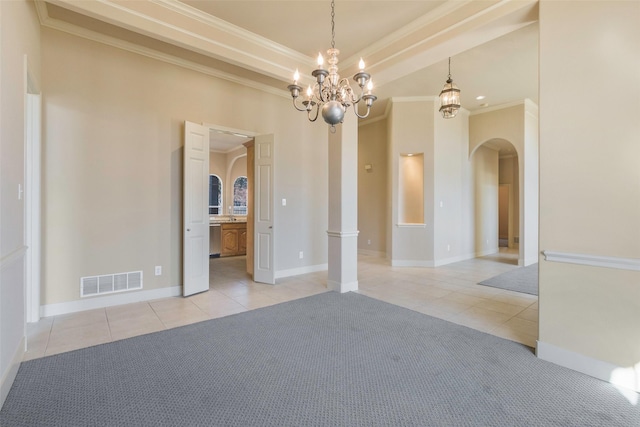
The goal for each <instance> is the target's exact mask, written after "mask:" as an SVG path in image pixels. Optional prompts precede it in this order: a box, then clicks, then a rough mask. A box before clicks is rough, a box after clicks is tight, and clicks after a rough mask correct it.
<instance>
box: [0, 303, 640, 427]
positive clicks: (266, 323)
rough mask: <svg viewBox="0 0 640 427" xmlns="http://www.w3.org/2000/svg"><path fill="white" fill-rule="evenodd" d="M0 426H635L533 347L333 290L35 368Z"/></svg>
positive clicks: (623, 410) (592, 382)
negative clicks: (538, 355)
mask: <svg viewBox="0 0 640 427" xmlns="http://www.w3.org/2000/svg"><path fill="white" fill-rule="evenodd" d="M0 425H2V426H12V427H19V426H65V427H68V426H128V425H133V426H349V427H350V426H394V427H395V426H456V427H458V426H608V427H611V426H626V427H628V426H632V425H633V426H637V425H640V407H638V406H633V405H631V404H630V403H629V402H628V401H627V400H626V399H625V398H624V397H623V396H622V395H621V394H620V393H619V392H618V391H616V389H615V388H614V387H612V386H611V385H609V384H607V383H604V382H601V381H598V380H596V379H593V378H591V377H587V376H585V375H582V374H579V373H576V372H574V371H571V370H568V369H565V368H561V367H559V366H556V365H553V364H550V363H547V362H544V361H541V360H539V359H537V358H536V357H535V356H534V355H533V352H532V349H531V348H529V347H525V346H523V345H520V344H517V343H514V342H511V341H507V340H503V339H500V338H497V337H494V336H491V335H487V334H484V333H482V332H478V331H475V330H473V329H469V328H466V327H463V326H458V325H455V324H452V323H449V322H446V321H443V320H439V319H435V318H432V317H429V316H426V315H424V314H420V313H417V312H413V311H410V310H407V309H404V308H401V307H397V306H394V305H391V304H388V303H385V302H381V301H377V300H375V299H372V298H368V297H365V296H362V295H359V294H355V293H348V294H342V295H341V294H338V293H333V292H330V293H324V294H320V295H316V296H312V297H308V298H304V299H301V300H297V301H291V302H287V303H283V304H278V305H275V306H271V307H265V308H262V309H259V310H254V311H250V312H246V313H241V314H237V315H233V316H229V317H225V318H221V319H216V320H211V321H206V322H201V323H197V324H193V325H189V326H185V327H182V328H177V329H173V330H169V331H163V332H158V333H154V334H149V335H145V336H141V337H136V338H131V339H127V340H123V341H118V342H114V343H110V344H104V345H100V346H96V347H91V348H87V349H83V350H77V351H73V352H70V353H65V354H61V355H57V356H51V357H46V358H43V359H36V360H33V361H29V362H25V363H23V364H22V366H21V367H20V370H19V372H18V376H17V378H16V381H15V383H14V385H13V387H12V388H11V391H10V393H9V396H8V398H7V401H6V403H5V405H4V408H3V409H2V411H0Z"/></svg>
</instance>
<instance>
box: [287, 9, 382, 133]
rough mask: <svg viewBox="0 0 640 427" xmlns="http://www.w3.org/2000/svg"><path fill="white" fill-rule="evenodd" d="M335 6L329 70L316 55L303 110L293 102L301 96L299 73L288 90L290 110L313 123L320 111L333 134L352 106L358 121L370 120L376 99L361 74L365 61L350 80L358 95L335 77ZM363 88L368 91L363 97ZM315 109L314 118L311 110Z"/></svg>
mask: <svg viewBox="0 0 640 427" xmlns="http://www.w3.org/2000/svg"><path fill="white" fill-rule="evenodd" d="M334 9H335V2H334V1H333V0H332V1H331V29H332V31H331V49H329V50H327V56H328V59H327V62H328V63H329V67H328V70H327V69H324V68H323V65H324V58H323V56H322V54H321V53H319V54H318V68H317V69H315V70H313V72H312V73H311V75H312V76H313V77H314V78H315V79H316V83H315V84H314V85H313V87H311V86H309V89H307V99H306V100H304V101H302V105H303V107H300V106H299V105H298V104H297V103H296V100H297V98H298V97H299V96H300V91H301V90H302V88H301V87H300V86H299V85H298V80H299V78H300V75H299V73H298V70H296V73H295V74H294V76H293V84H292V85H289V86H287V89H289V92H291V98H292V99H293V106H294V107H295V109H296V110H298V111H306V112H307V118H308V119H309V121H312V122H315V121H316V119H317V118H318V115H319V113H320V110H322V118H323V119H324V121H325V122H327V123H328V124H329V125H331V130H332V132H335V125H337V124H338V123H342V121H343V120H344V114H345V112H346V111H347V109H348V108H349V107H350V106H352V105H353V111H354V113H355V115H356V116H357V117H360V118H361V119H364V118H365V117H367V116H369V113H370V111H371V106H372V105H373V102H374V101H375V100H376V99H378V98H377V97H376V96H375V95H373V94H372V93H371V90H372V88H373V85H372V84H371V76H370V75H369V74H368V73H365V72H364V61H363V60H362V58H360V62H359V63H358V67H359V69H360V71H359V72H358V73H356V74H355V75H354V76H353V80H355V81H356V82H357V83H358V86H360V94H359V95H358V94H356V93H355V91H354V90H353V89H352V88H351V86H350V84H349V80H348V79H346V78H342V79H341V78H340V75H339V74H338V54H340V51H339V50H338V49H336V48H335V37H334V31H333V28H334V26H335V23H334V16H335V13H334ZM365 86H366V88H367V90H366V93H365ZM362 100H364V104H365V105H366V107H367V111H366V113H365V114H363V115H360V113H359V112H358V105H357V104H358V103H359V102H360V101H362ZM314 107H315V114H314V112H313V109H314Z"/></svg>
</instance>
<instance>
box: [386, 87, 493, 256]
mask: <svg viewBox="0 0 640 427" xmlns="http://www.w3.org/2000/svg"><path fill="white" fill-rule="evenodd" d="M392 102H393V104H392V108H391V113H390V115H389V119H388V128H389V147H390V149H389V152H390V155H389V158H390V159H389V165H390V166H389V171H390V175H389V183H390V184H391V186H392V187H391V190H390V193H391V200H392V201H393V204H392V209H393V211H392V215H391V221H390V230H391V232H390V234H389V235H390V236H391V242H390V245H391V247H392V248H393V249H392V251H391V253H388V256H389V257H390V258H391V260H392V264H394V265H398V266H408V265H411V266H426V267H430V266H438V265H443V264H447V263H451V262H455V261H459V260H462V259H468V258H473V257H475V256H478V255H483V254H487V253H492V252H495V251H496V250H497V244H498V243H497V217H498V202H497V194H498V153H497V151H494V150H489V149H485V148H483V147H480V148H478V149H476V152H475V153H474V154H473V155H472V156H471V158H469V113H468V112H467V111H465V110H462V111H460V112H459V113H458V116H457V117H456V118H454V119H450V120H445V119H443V118H442V116H441V114H440V113H439V112H438V108H437V105H436V102H434V100H433V99H425V98H400V99H393V100H392ZM406 153H422V155H423V157H424V201H423V206H424V225H422V226H416V225H414V224H411V225H409V226H403V225H398V223H399V222H402V219H401V217H400V216H399V213H400V206H399V203H400V201H401V200H402V191H403V189H402V186H401V185H400V180H399V177H400V168H399V165H400V163H401V160H400V156H401V155H402V154H406ZM487 240H488V243H486V242H487Z"/></svg>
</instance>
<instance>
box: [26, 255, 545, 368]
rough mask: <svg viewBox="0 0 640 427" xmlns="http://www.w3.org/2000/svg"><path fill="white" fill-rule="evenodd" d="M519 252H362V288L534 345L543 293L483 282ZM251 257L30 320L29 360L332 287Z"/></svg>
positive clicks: (214, 263) (215, 262)
mask: <svg viewBox="0 0 640 427" xmlns="http://www.w3.org/2000/svg"><path fill="white" fill-rule="evenodd" d="M516 264H517V253H515V252H513V251H510V250H501V252H500V253H499V254H496V255H492V256H489V257H483V258H476V259H471V260H467V261H462V262H458V263H454V264H449V265H446V266H442V267H437V268H409V267H391V266H389V264H388V262H387V261H386V260H384V259H382V258H377V257H372V256H364V255H361V256H359V259H358V282H359V290H358V292H359V293H361V294H363V295H367V296H370V297H372V298H376V299H380V300H383V301H386V302H389V303H391V304H395V305H399V306H402V307H406V308H409V309H411V310H415V311H419V312H421V313H425V314H428V315H431V316H434V317H439V318H441V319H444V320H448V321H451V322H454V323H458V324H461V325H465V326H468V327H471V328H474V329H477V330H480V331H483V332H487V333H490V334H493V335H497V336H500V337H503V338H507V339H510V340H513V341H517V342H520V343H523V344H526V345H528V346H531V347H534V346H535V342H536V339H537V336H538V298H537V297H536V296H532V295H526V294H521V293H516V292H510V291H504V290H501V289H496V288H491V287H487V286H480V285H478V284H477V283H478V282H479V281H481V280H484V279H487V278H489V277H493V276H495V275H498V274H500V273H504V272H506V271H509V270H512V269H514V268H517V266H516ZM244 265H245V257H232V258H219V259H212V260H211V287H210V290H209V292H204V293H201V294H198V295H194V296H191V297H188V298H182V297H174V298H165V299H160V300H154V301H149V302H140V303H134V304H127V305H121V306H114V307H108V308H103V309H97V310H89V311H84V312H80V313H73V314H67V315H61V316H53V317H48V318H43V319H41V320H40V321H39V322H37V323H30V324H28V325H27V342H28V350H27V352H26V353H25V356H24V360H29V359H34V358H38V357H43V356H48V355H52V354H57V353H62V352H65V351H70V350H76V349H79V348H84V347H90V346H93V345H97V344H103V343H108V342H111V341H116V340H120V339H124V338H130V337H134V336H137V335H142V334H147V333H151V332H156V331H161V330H164V329H170V328H175V327H177V326H183V325H188V324H190V323H195V322H200V321H203V320H207V319H214V318H217V317H223V316H228V315H231V314H235V313H240V312H243V311H247V310H253V309H256V308H260V307H265V306H269V305H273V304H277V303H280V302H284V301H290V300H294V299H298V298H302V297H306V296H310V295H315V294H318V293H321V292H327V288H326V280H327V273H326V271H324V272H317V273H310V274H304V275H301V276H296V277H289V278H285V279H280V280H278V281H277V283H276V285H265V284H262V283H255V282H253V281H252V280H251V279H250V278H249V277H248V275H247V274H246V272H245V269H244Z"/></svg>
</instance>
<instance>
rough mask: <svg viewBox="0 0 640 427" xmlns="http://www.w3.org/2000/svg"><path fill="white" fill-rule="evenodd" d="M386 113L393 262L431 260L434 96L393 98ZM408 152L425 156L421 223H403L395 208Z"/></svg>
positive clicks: (419, 262) (391, 253) (390, 254)
mask: <svg viewBox="0 0 640 427" xmlns="http://www.w3.org/2000/svg"><path fill="white" fill-rule="evenodd" d="M391 102H392V107H391V113H390V116H389V123H390V125H389V165H390V166H389V173H390V176H389V183H390V184H391V201H392V211H391V218H390V219H391V235H390V244H391V247H392V249H391V252H387V256H388V257H390V258H391V260H392V263H395V262H400V263H405V262H410V263H414V264H416V265H421V264H425V265H427V264H429V263H432V262H433V167H434V165H433V162H434V160H433V144H434V142H433V140H434V132H433V108H434V102H433V100H423V99H421V98H401V99H395V98H394V99H392V100H391ZM407 153H414V154H418V153H422V154H423V156H424V221H425V223H424V226H420V227H414V226H412V227H403V226H399V225H398V223H399V222H401V218H400V217H399V212H398V206H399V205H398V202H399V199H400V194H399V191H400V186H399V179H400V170H399V164H400V157H401V155H402V154H407Z"/></svg>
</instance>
